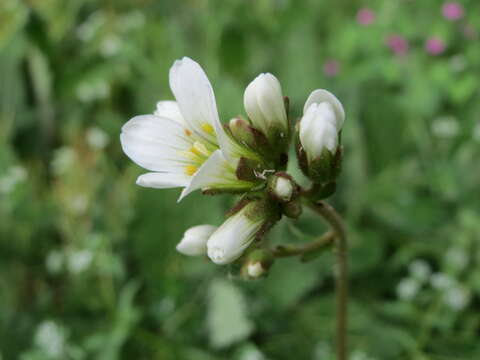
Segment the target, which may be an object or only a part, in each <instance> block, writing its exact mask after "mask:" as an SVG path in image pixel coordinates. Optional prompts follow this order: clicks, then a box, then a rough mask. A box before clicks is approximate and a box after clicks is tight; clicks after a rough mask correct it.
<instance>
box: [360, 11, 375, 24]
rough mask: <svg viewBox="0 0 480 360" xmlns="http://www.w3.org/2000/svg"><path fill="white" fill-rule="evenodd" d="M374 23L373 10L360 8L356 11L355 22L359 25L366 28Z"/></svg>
mask: <svg viewBox="0 0 480 360" xmlns="http://www.w3.org/2000/svg"><path fill="white" fill-rule="evenodd" d="M374 21H375V13H374V12H373V10H371V9H368V8H362V9H360V10H358V13H357V22H358V23H359V24H360V25H363V26H367V25H370V24H372V23H373V22H374Z"/></svg>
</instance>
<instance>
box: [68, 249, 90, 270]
mask: <svg viewBox="0 0 480 360" xmlns="http://www.w3.org/2000/svg"><path fill="white" fill-rule="evenodd" d="M92 260H93V253H92V252H91V251H90V250H79V251H73V252H72V253H70V254H69V256H68V269H69V270H70V271H71V272H72V273H74V274H79V273H81V272H83V271H85V270H87V269H88V268H89V266H90V264H91V263H92Z"/></svg>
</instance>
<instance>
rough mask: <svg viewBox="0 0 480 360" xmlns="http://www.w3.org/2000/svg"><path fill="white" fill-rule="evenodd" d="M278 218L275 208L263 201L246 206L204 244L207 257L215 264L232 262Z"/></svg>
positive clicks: (265, 200) (256, 201)
mask: <svg viewBox="0 0 480 360" xmlns="http://www.w3.org/2000/svg"><path fill="white" fill-rule="evenodd" d="M279 218H280V216H279V209H278V207H276V206H275V204H273V203H271V202H270V201H268V200H267V199H262V200H254V201H251V202H249V203H247V204H246V205H245V206H243V207H242V208H241V209H240V210H238V211H237V212H236V213H235V214H233V215H232V216H230V217H229V218H228V219H227V220H226V221H225V222H224V223H223V224H222V225H221V226H220V227H219V228H218V229H217V230H216V231H215V232H214V233H213V234H212V236H211V237H210V239H209V240H208V242H207V248H208V256H209V257H210V259H211V260H212V261H213V262H214V263H216V264H219V265H224V264H229V263H232V262H234V261H235V260H237V259H238V258H239V257H240V256H241V255H242V254H243V252H244V251H245V250H246V249H247V248H248V247H249V246H250V244H252V242H253V241H254V240H255V239H260V238H261V237H262V236H263V235H264V233H265V232H266V230H268V228H270V227H271V226H272V225H273V224H274V223H275V222H276V221H278V219H279Z"/></svg>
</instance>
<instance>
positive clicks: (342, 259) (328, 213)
mask: <svg viewBox="0 0 480 360" xmlns="http://www.w3.org/2000/svg"><path fill="white" fill-rule="evenodd" d="M308 205H309V206H310V208H312V209H313V210H314V211H315V212H316V213H317V214H319V215H320V216H322V217H323V218H324V219H325V220H326V221H327V222H328V223H329V225H330V226H331V228H332V230H333V231H334V232H335V256H336V264H335V265H336V266H335V295H336V300H335V301H336V321H337V329H336V343H337V344H336V351H337V360H347V317H348V316H347V315H348V313H347V302H348V277H347V272H348V264H347V238H346V231H345V226H344V225H343V221H342V218H341V217H340V215H339V214H338V213H337V212H336V211H335V209H334V208H333V207H332V206H331V205H329V204H328V203H326V202H325V201H319V202H316V203H309V204H308Z"/></svg>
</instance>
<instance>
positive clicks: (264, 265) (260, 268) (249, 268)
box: [242, 249, 275, 279]
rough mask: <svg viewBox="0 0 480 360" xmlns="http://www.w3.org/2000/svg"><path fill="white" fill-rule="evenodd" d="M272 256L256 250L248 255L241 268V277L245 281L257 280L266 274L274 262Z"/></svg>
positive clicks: (261, 250)
mask: <svg viewBox="0 0 480 360" xmlns="http://www.w3.org/2000/svg"><path fill="white" fill-rule="evenodd" d="M274 260H275V259H274V257H273V255H272V254H271V253H270V252H269V251H267V250H264V249H256V250H254V251H252V252H251V253H250V254H248V257H247V259H246V261H245V263H244V265H243V267H242V273H243V276H244V277H246V278H247V279H258V278H260V277H263V276H265V275H267V274H268V270H269V269H270V267H271V266H272V265H273V262H274Z"/></svg>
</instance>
